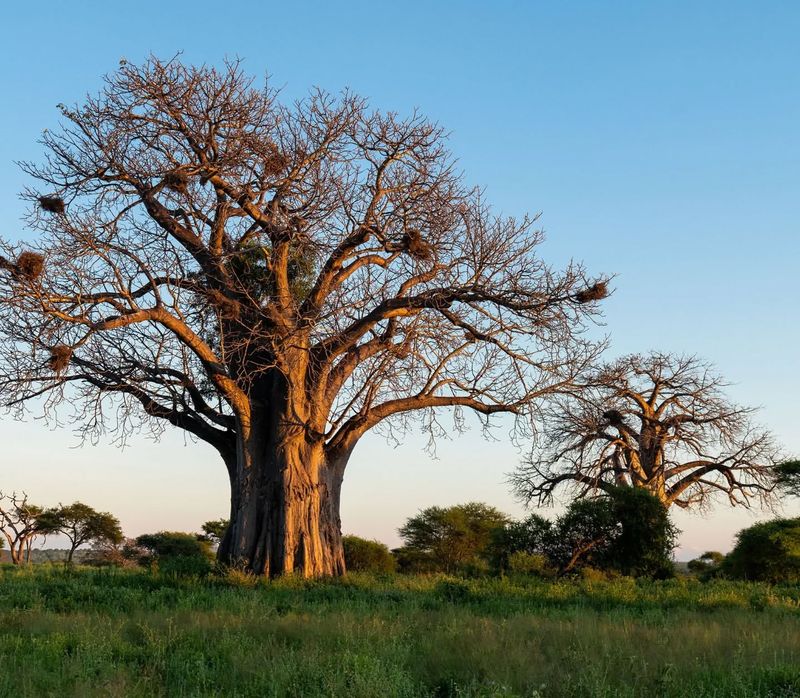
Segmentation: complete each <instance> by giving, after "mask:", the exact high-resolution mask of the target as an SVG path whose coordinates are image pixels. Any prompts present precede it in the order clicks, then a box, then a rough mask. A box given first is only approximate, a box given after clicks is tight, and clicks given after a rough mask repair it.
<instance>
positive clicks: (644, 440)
mask: <svg viewBox="0 0 800 698" xmlns="http://www.w3.org/2000/svg"><path fill="white" fill-rule="evenodd" d="M586 380H587V383H586V384H585V385H584V387H583V388H582V389H580V390H576V391H575V392H573V393H571V394H564V395H560V396H554V397H552V399H550V400H548V404H547V406H546V407H545V408H544V409H543V414H544V423H543V426H542V429H541V434H542V435H543V436H542V441H541V444H540V447H539V448H537V449H536V450H535V451H534V453H533V455H532V457H531V458H530V460H529V461H528V462H527V463H525V464H524V465H523V466H522V467H521V468H520V469H519V470H518V472H517V473H516V474H515V476H514V478H513V479H514V483H515V486H516V489H517V491H518V493H519V494H520V495H522V496H523V497H524V498H525V499H527V500H529V501H530V500H533V501H537V502H539V503H547V502H549V501H550V500H551V499H552V497H553V494H554V492H555V491H556V490H557V489H558V488H559V487H561V486H564V487H571V488H572V490H573V492H574V493H576V494H577V496H579V497H582V496H585V495H589V494H593V493H597V492H602V491H609V492H610V491H612V490H613V488H614V487H616V486H623V487H626V486H627V487H641V488H644V489H646V490H648V491H650V492H651V493H652V494H653V495H655V496H656V497H657V498H658V499H659V500H660V501H661V503H662V504H663V505H664V506H666V507H669V506H672V505H676V506H678V507H682V508H694V507H700V508H703V507H705V506H707V505H709V504H710V503H711V501H712V499H713V497H714V495H722V496H724V497H725V498H727V500H728V501H729V503H730V504H732V505H744V506H746V507H749V506H751V505H752V504H754V503H760V504H766V503H769V502H771V501H772V493H773V490H774V488H775V473H774V466H775V465H776V463H777V462H778V459H779V455H780V452H779V449H778V447H777V446H776V444H775V441H774V438H773V436H772V435H771V434H770V433H769V432H768V431H766V430H763V429H759V428H756V427H754V426H753V425H752V424H751V422H750V416H751V414H752V412H753V410H752V409H750V408H746V407H740V406H738V405H736V404H734V403H732V402H731V401H730V400H728V399H727V398H726V397H725V396H724V394H723V388H724V387H725V385H726V384H725V383H724V382H723V380H722V379H721V378H720V377H719V376H718V375H717V374H716V373H714V371H713V370H712V367H711V366H710V365H709V364H708V363H705V362H703V361H701V360H700V359H698V358H696V357H693V356H675V355H672V354H663V353H651V354H647V355H639V354H634V355H630V356H625V357H622V358H620V359H618V360H617V361H613V362H611V363H607V364H604V365H602V366H600V367H599V368H596V369H595V370H593V371H590V372H587V374H586Z"/></svg>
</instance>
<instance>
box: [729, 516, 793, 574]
mask: <svg viewBox="0 0 800 698" xmlns="http://www.w3.org/2000/svg"><path fill="white" fill-rule="evenodd" d="M721 570H722V573H723V574H724V575H725V576H726V577H730V578H732V579H746V580H749V581H756V582H771V583H779V582H790V583H797V582H800V517H799V518H795V519H773V520H772V521H764V522H762V523H757V524H755V525H754V526H750V527H749V528H745V529H743V530H741V531H739V533H738V534H737V535H736V545H735V546H734V548H733V550H732V551H731V552H730V553H729V554H728V555H727V556H726V557H725V560H724V561H723V562H722V566H721Z"/></svg>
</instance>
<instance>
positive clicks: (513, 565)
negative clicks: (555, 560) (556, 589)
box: [507, 550, 557, 579]
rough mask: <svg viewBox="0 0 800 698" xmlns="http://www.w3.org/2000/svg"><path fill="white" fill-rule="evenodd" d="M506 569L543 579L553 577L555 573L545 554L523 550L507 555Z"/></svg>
mask: <svg viewBox="0 0 800 698" xmlns="http://www.w3.org/2000/svg"><path fill="white" fill-rule="evenodd" d="M507 569H508V571H509V572H514V573H517V574H530V575H533V576H534V577H543V578H545V579H550V578H552V577H555V576H556V573H557V570H556V569H555V568H554V567H553V566H552V564H551V563H550V560H548V559H547V556H546V555H541V554H537V553H528V552H525V551H524V550H517V551H516V552H514V553H511V555H509V557H508V567H507Z"/></svg>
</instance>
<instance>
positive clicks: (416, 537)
mask: <svg viewBox="0 0 800 698" xmlns="http://www.w3.org/2000/svg"><path fill="white" fill-rule="evenodd" d="M507 522H508V517H507V516H506V515H505V514H503V513H502V512H500V511H498V510H497V509H495V508H494V507H492V506H489V505H488V504H483V503H482V502H469V503H467V504H457V505H455V506H451V507H428V508H427V509H423V510H422V511H420V512H419V513H418V514H416V515H415V516H412V517H410V518H409V519H408V521H406V523H405V524H404V525H403V526H402V527H401V528H400V529H399V533H400V536H401V537H402V539H403V543H404V546H403V548H401V549H400V551H398V554H399V557H400V562H401V565H402V564H403V561H404V560H407V561H409V563H412V562H413V564H412V565H411V566H412V567H414V566H416V567H421V568H422V569H439V570H443V571H445V572H456V571H458V570H462V569H464V568H465V567H467V566H469V565H480V564H486V558H487V554H488V551H489V546H490V543H491V542H492V537H493V535H494V533H495V531H496V530H497V529H499V528H501V527H502V526H503V525H505V524H506V523H507Z"/></svg>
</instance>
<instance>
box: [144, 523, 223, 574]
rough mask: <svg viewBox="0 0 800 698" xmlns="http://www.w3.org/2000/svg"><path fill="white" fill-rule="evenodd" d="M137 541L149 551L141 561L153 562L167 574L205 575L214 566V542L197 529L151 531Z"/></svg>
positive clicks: (152, 564)
mask: <svg viewBox="0 0 800 698" xmlns="http://www.w3.org/2000/svg"><path fill="white" fill-rule="evenodd" d="M136 545H137V546H139V547H140V548H143V549H144V550H146V551H147V553H148V556H147V557H143V558H140V563H141V564H148V563H149V564H150V565H151V566H152V567H154V568H155V569H158V570H159V571H161V572H163V573H165V574H172V575H177V576H205V575H207V574H208V573H209V572H210V571H211V569H212V561H213V559H214V555H213V553H212V552H211V543H210V542H209V541H208V540H205V539H204V538H203V537H202V536H198V535H196V534H194V533H180V532H177V531H160V532H159V533H147V534H145V535H142V536H139V537H138V538H137V539H136Z"/></svg>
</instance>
